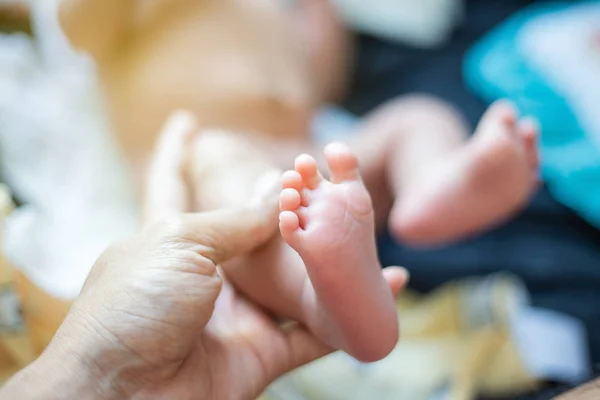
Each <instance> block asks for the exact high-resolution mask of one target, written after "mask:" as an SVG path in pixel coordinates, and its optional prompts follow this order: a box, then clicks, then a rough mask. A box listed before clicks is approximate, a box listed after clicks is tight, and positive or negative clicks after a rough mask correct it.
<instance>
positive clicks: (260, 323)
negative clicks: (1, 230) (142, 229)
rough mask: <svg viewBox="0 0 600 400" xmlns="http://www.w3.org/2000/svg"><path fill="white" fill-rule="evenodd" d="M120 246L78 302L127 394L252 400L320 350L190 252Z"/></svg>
mask: <svg viewBox="0 0 600 400" xmlns="http://www.w3.org/2000/svg"><path fill="white" fill-rule="evenodd" d="M128 246H129V245H127V244H126V245H121V247H120V248H119V249H118V250H119V251H118V252H117V253H119V261H118V262H111V261H113V260H112V259H111V256H110V252H109V253H108V255H107V256H105V260H104V262H101V264H102V265H101V266H100V268H95V269H94V270H93V271H92V274H91V275H90V278H89V280H88V282H87V283H86V286H85V288H84V291H83V293H82V296H81V299H82V300H84V304H86V307H88V308H89V307H95V309H93V310H90V309H88V310H87V312H86V314H87V315H95V316H96V318H95V320H96V321H101V324H99V325H100V326H97V328H98V329H100V330H101V331H102V332H104V333H105V334H104V335H102V336H103V337H105V338H108V340H109V341H111V343H107V347H108V348H111V349H115V348H116V349H120V350H119V354H117V355H114V354H113V355H112V356H111V359H112V360H124V362H125V363H126V364H127V366H125V367H123V366H120V367H119V368H120V369H122V370H123V369H124V370H127V371H128V380H129V381H131V382H135V383H136V384H135V386H134V387H132V388H130V390H129V391H130V392H132V393H131V394H134V393H135V394H138V395H141V397H142V398H146V397H150V398H181V399H188V398H189V399H247V398H255V397H256V396H258V395H259V394H260V393H261V391H262V390H263V389H264V388H265V387H266V386H267V384H268V383H269V382H271V381H273V380H274V379H275V378H276V377H277V376H279V375H280V374H282V373H284V372H286V371H288V370H290V369H291V368H293V367H296V366H298V365H301V364H303V363H305V362H307V361H308V360H310V359H313V358H315V357H317V356H319V355H321V354H324V353H325V352H326V351H327V349H326V348H325V347H324V346H323V345H320V344H316V342H315V340H314V338H313V337H312V336H311V335H309V334H308V333H307V332H306V331H305V330H304V329H302V328H299V327H296V328H292V329H290V330H287V331H286V330H283V329H282V328H281V327H280V326H278V325H277V324H276V323H275V322H274V321H273V320H271V319H270V318H269V317H268V316H267V315H265V314H264V313H263V312H262V311H260V310H259V309H258V308H257V307H256V306H254V305H253V304H251V303H249V302H248V301H246V300H245V299H243V298H242V297H241V296H239V295H238V294H237V293H236V292H235V290H234V289H233V287H231V286H230V285H229V284H228V282H223V280H222V279H221V278H220V276H219V274H218V273H217V269H216V267H215V264H214V263H213V262H212V261H211V260H210V259H208V258H206V257H203V256H201V255H199V252H200V254H201V251H202V249H198V246H197V245H196V244H193V243H190V242H187V241H178V240H175V241H167V242H159V243H157V244H155V245H154V246H150V248H149V250H147V251H145V252H142V253H140V252H133V251H132V252H127V249H126V248H127V247H128ZM124 247H125V252H126V253H128V254H129V256H128V257H123V248H124ZM130 247H131V248H132V249H134V248H136V249H137V248H139V246H137V245H136V244H135V243H133V244H132V245H131V246H130ZM167 255H168V256H167ZM106 258H108V259H106ZM101 261H102V260H101ZM129 265H144V267H143V268H137V269H131V268H129V269H128V266H129ZM106 282H110V288H111V289H110V293H107V292H106V290H104V292H103V293H101V296H102V297H99V296H98V298H94V295H95V291H94V290H93V287H94V286H95V285H96V284H98V283H102V284H103V285H104V286H107V285H106ZM99 293H100V292H99ZM213 305H214V307H215V308H214V312H211V311H212V307H213ZM108 367H109V368H111V369H114V366H108Z"/></svg>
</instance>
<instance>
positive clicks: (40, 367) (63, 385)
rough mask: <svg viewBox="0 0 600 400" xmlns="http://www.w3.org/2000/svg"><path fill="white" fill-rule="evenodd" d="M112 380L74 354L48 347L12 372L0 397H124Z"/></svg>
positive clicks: (55, 399) (18, 399)
mask: <svg viewBox="0 0 600 400" xmlns="http://www.w3.org/2000/svg"><path fill="white" fill-rule="evenodd" d="M111 387H112V384H111V382H110V381H109V380H108V379H107V378H106V377H104V376H101V374H100V373H99V372H98V371H97V370H95V368H94V366H93V365H92V364H90V363H88V362H87V361H85V360H83V359H81V358H79V357H78V355H76V354H59V352H58V351H57V350H56V349H54V348H52V347H50V348H48V349H47V350H46V351H45V352H44V353H43V354H42V355H41V356H40V357H39V358H38V359H37V360H35V361H34V362H33V363H31V364H30V365H29V366H27V367H26V368H25V369H23V370H21V371H20V372H19V373H18V374H17V375H15V376H14V377H13V378H12V379H11V380H10V381H9V382H8V383H7V384H6V385H5V386H4V388H3V389H2V391H1V392H0V399H1V400H5V399H6V400H8V399H11V400H21V399H23V400H24V399H27V400H37V399H40V400H41V399H44V400H59V399H60V400H75V399H77V400H79V399H81V400H100V399H102V400H112V399H117V398H123V397H120V396H117V395H116V393H115V392H114V391H113V390H112V389H111Z"/></svg>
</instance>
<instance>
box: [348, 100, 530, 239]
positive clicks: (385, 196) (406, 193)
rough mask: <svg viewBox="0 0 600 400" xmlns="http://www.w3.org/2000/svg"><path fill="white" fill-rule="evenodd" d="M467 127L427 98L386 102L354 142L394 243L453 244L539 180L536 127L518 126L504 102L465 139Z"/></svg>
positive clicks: (515, 206)
mask: <svg viewBox="0 0 600 400" xmlns="http://www.w3.org/2000/svg"><path fill="white" fill-rule="evenodd" d="M467 129H468V128H467V126H466V125H465V124H464V123H463V121H462V120H461V119H460V118H459V117H458V114H457V113H456V112H454V111H453V110H452V109H451V108H450V107H448V106H447V105H445V104H443V103H442V102H440V101H438V100H434V99H430V98H425V97H411V98H407V99H404V100H400V101H396V102H394V103H391V104H389V105H387V106H385V107H383V108H382V109H381V110H380V111H378V112H376V113H375V114H374V115H373V116H372V117H370V118H369V120H368V121H367V123H366V124H365V126H364V128H363V130H362V132H361V135H360V137H359V138H358V139H357V140H358V142H357V147H358V148H361V149H364V150H363V151H362V152H361V156H362V158H363V160H361V161H362V164H363V165H364V166H365V167H366V169H365V180H366V182H367V183H368V186H369V188H370V190H371V192H372V194H373V196H374V199H375V201H376V206H377V207H378V208H379V209H383V210H389V207H390V205H392V207H391V213H389V218H388V224H389V228H390V231H391V232H392V234H393V235H395V236H396V237H397V238H398V239H399V240H401V241H403V242H408V243H411V244H418V245H423V244H425V245H432V244H441V243H445V242H450V241H455V240H458V239H461V238H464V237H467V236H469V235H472V234H474V233H477V232H480V231H481V230H484V229H487V228H490V227H491V226H493V225H495V224H498V223H500V222H502V221H504V220H505V219H507V218H509V217H510V216H511V215H512V214H514V213H515V212H516V211H518V210H519V209H520V208H522V207H523V206H524V205H525V203H526V202H527V201H528V200H529V198H530V196H531V194H532V193H533V191H534V189H535V187H536V181H537V151H536V137H537V126H536V124H535V121H533V120H528V119H523V120H520V121H518V118H517V115H516V112H515V110H514V108H513V107H512V106H511V105H510V104H508V103H506V102H498V103H496V104H494V105H492V106H491V107H490V108H489V110H488V111H487V112H486V114H485V115H484V117H483V118H482V120H481V122H480V123H479V126H478V127H477V129H476V131H475V135H474V136H473V137H472V138H471V139H469V140H467V132H468V130H467ZM382 188H385V189H387V190H389V191H388V192H387V193H386V192H385V190H384V189H382ZM392 200H393V204H392Z"/></svg>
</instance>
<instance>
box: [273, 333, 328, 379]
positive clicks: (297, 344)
mask: <svg viewBox="0 0 600 400" xmlns="http://www.w3.org/2000/svg"><path fill="white" fill-rule="evenodd" d="M284 329H285V328H284ZM284 334H285V338H286V340H287V344H288V349H289V352H288V353H287V357H281V356H280V357H278V360H277V361H278V362H277V363H276V368H275V369H274V370H275V373H276V376H274V377H272V378H273V380H274V379H276V378H278V377H279V376H281V375H284V374H286V373H288V372H290V371H291V370H293V369H296V368H298V367H301V366H303V365H305V364H308V363H309V362H312V361H315V360H318V359H319V358H321V357H324V356H326V355H327V354H330V353H332V352H333V351H334V349H332V348H331V347H329V346H327V345H326V344H324V343H323V342H321V341H320V340H318V339H317V338H316V337H315V336H314V335H313V334H311V333H310V332H309V331H308V330H307V329H306V328H305V327H304V326H302V325H300V324H294V325H292V326H290V327H288V328H287V329H286V330H285V332H284Z"/></svg>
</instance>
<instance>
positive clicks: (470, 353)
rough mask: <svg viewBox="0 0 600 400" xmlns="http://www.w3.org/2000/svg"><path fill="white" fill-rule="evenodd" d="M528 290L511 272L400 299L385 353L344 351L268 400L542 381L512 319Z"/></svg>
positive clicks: (291, 379) (503, 388) (490, 391)
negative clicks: (523, 353)
mask: <svg viewBox="0 0 600 400" xmlns="http://www.w3.org/2000/svg"><path fill="white" fill-rule="evenodd" d="M523 299H525V292H524V290H523V289H521V286H520V284H519V282H518V281H517V280H516V279H514V278H512V277H510V276H499V277H496V278H494V279H487V280H466V281H462V282H456V283H451V284H448V285H446V286H444V287H442V288H440V289H439V290H437V291H436V292H434V293H432V294H430V295H428V296H419V295H417V294H415V293H405V294H404V295H403V296H401V297H400V298H399V299H398V302H397V305H398V313H399V316H400V320H401V331H402V338H401V340H400V342H399V343H398V345H397V347H396V349H395V350H394V351H393V352H392V354H390V355H389V356H388V357H387V358H386V359H384V360H382V361H380V362H377V363H373V364H359V363H358V362H356V361H354V360H353V359H351V358H350V357H349V356H347V355H345V354H343V353H336V354H333V355H331V356H329V357H326V358H324V359H322V360H319V361H316V362H314V363H312V364H310V365H308V366H306V367H304V368H301V369H299V370H297V371H296V372H294V373H292V374H289V375H288V376H286V377H284V378H283V379H282V380H281V381H280V382H278V383H276V384H275V385H273V387H272V388H271V389H270V390H269V391H268V392H267V394H266V395H265V397H264V400H280V399H281V400H283V399H286V400H288V399H302V400H352V399H395V400H396V399H398V400H402V399H406V400H421V399H422V400H426V399H430V398H431V397H432V396H433V395H434V394H436V393H438V392H440V391H444V392H446V393H448V394H449V397H447V398H448V399H450V400H471V399H475V398H476V397H477V395H480V394H483V395H492V396H493V395H510V394H515V393H520V392H525V391H528V390H530V389H532V388H534V387H536V385H538V382H537V381H536V379H534V378H533V377H531V376H529V374H528V373H527V371H526V370H525V368H524V366H523V365H522V363H521V360H520V357H519V354H518V351H517V349H516V347H515V345H514V343H513V342H512V340H511V337H510V334H509V330H508V321H509V317H510V315H511V314H512V313H514V312H515V310H517V309H518V307H519V306H520V305H521V304H524V301H523Z"/></svg>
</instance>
